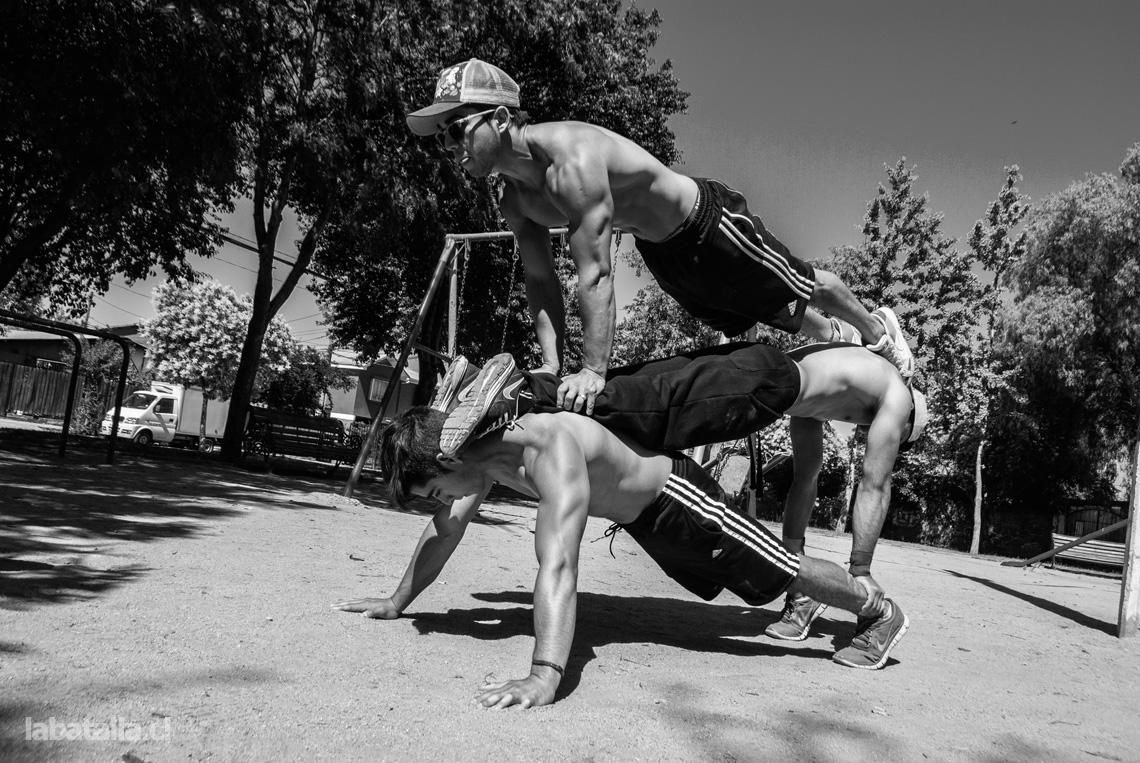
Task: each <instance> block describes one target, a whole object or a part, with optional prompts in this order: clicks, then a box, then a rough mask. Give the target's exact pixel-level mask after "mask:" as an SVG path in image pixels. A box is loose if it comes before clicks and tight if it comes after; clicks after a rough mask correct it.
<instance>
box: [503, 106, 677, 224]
mask: <svg viewBox="0 0 1140 763" xmlns="http://www.w3.org/2000/svg"><path fill="white" fill-rule="evenodd" d="M522 137H523V143H524V144H525V147H526V149H528V150H529V152H530V155H531V157H532V161H533V166H532V168H531V169H532V170H533V171H532V172H529V173H527V176H526V177H523V178H520V177H514V176H509V177H507V186H506V189H505V191H504V194H503V204H504V205H505V206H509V207H512V208H513V209H514V210H517V212H518V213H520V214H521V215H522V216H523V217H526V218H527V219H529V220H532V221H534V222H536V223H538V224H539V225H542V226H544V227H548V228H553V227H559V226H564V225H567V224H569V223H571V219H570V217H571V215H572V214H573V213H574V210H572V209H569V208H568V207H567V201H566V200H567V198H568V197H570V196H572V195H573V193H574V191H575V189H574V188H566V187H563V186H564V185H565V184H567V181H568V177H567V174H566V173H564V172H562V170H564V169H566V168H567V167H569V166H571V165H574V166H576V167H577V168H579V169H580V171H581V172H583V173H587V174H589V175H590V176H592V177H600V176H604V178H605V180H606V181H607V183H608V189H609V194H610V197H611V199H612V204H613V219H612V225H613V226H614V227H615V228H620V229H621V230H623V231H624V232H626V233H631V234H633V235H635V236H639V237H641V238H645V239H649V240H651V241H661V240H664V239H665V238H668V237H669V235H670V234H672V233H673V232H674V231H676V230H677V229H678V228H679V227H680V226H681V224H682V223H684V221H685V219H686V218H687V217H688V215H689V212H690V211H691V210H692V208H693V205H694V204H695V203H696V199H697V185H696V183H695V182H694V181H693V179H692V178H689V177H686V176H685V175H681V174H679V173H677V172H673V171H672V170H670V169H669V168H668V167H666V166H665V165H664V164H662V163H661V162H659V161H658V160H657V159H656V158H654V157H653V155H652V154H650V153H649V152H648V151H646V150H645V149H643V148H641V147H640V146H638V145H637V144H636V143H634V142H633V141H631V140H629V139H628V138H624V137H622V136H620V135H618V134H617V133H614V132H611V131H610V130H606V129H605V128H602V127H598V126H596V125H591V124H586V123H585V122H548V123H542V124H534V125H527V126H526V127H525V128H524V130H523V133H522ZM571 177H572V178H576V177H577V176H574V175H573V173H571ZM571 182H575V183H576V182H577V180H576V179H575V180H572V181H571ZM508 217H509V216H508Z"/></svg>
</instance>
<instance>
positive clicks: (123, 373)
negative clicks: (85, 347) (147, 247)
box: [0, 310, 131, 464]
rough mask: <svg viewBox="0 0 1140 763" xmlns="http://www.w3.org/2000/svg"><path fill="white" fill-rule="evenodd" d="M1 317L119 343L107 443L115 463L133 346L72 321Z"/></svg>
mask: <svg viewBox="0 0 1140 763" xmlns="http://www.w3.org/2000/svg"><path fill="white" fill-rule="evenodd" d="M0 318H5V319H9V320H16V321H24V322H27V323H31V324H33V325H35V326H36V327H37V328H40V329H43V328H44V327H50V328H54V329H58V330H62V331H74V332H75V333H77V334H87V335H90V336H97V337H101V338H103V339H110V340H111V341H112V342H115V343H116V344H118V345H119V348H120V349H122V351H123V364H122V368H121V370H120V371H119V386H118V393H117V394H116V395H115V414H114V418H113V419H112V420H111V438H110V441H109V442H108V443H107V463H108V464H113V463H115V440H116V439H117V438H118V434H119V415H120V413H121V411H122V407H123V390H124V388H125V387H126V386H127V367H128V366H129V365H130V359H131V348H130V346H129V345H128V344H127V340H126V339H124V338H123V337H121V336H119V335H118V334H112V333H110V332H109V331H100V330H99V329H93V328H90V327H87V326H76V325H73V324H71V323H61V322H60V321H52V320H48V319H47V318H36V317H33V316H25V315H20V314H19V313H14V312H12V311H11V310H0ZM53 333H54V332H53Z"/></svg>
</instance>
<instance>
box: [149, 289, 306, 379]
mask: <svg viewBox="0 0 1140 763" xmlns="http://www.w3.org/2000/svg"><path fill="white" fill-rule="evenodd" d="M251 310H252V306H251V304H250V298H249V297H248V296H245V295H243V296H241V297H239V296H238V295H237V294H236V293H235V292H234V290H233V289H232V288H230V287H229V286H226V285H224V284H220V283H218V282H217V281H214V280H203V281H200V282H197V283H188V282H182V281H173V280H171V281H165V282H163V283H161V284H159V285H158V286H157V287H155V290H154V317H153V318H152V319H151V320H149V321H146V322H145V323H144V324H143V327H142V331H143V336H145V337H146V339H147V341H148V343H149V345H150V353H151V363H152V368H153V369H154V376H155V379H157V380H160V381H164V382H170V383H173V384H184V385H186V386H193V387H201V388H202V389H203V391H205V393H206V394H207V395H208V396H210V397H212V398H215V399H219V400H227V399H229V398H230V396H231V390H232V389H233V385H234V378H235V377H236V376H237V371H238V360H239V358H240V354H241V346H242V337H243V336H244V335H245V330H246V327H247V326H248V325H249V315H250V312H251ZM293 345H294V342H293V339H292V337H291V336H290V333H289V327H288V325H287V324H286V323H285V322H284V321H282V320H280V319H276V320H274V321H272V322H271V324H270V330H269V331H268V333H267V334H266V341H265V345H264V355H263V358H262V363H261V372H262V378H261V379H260V380H259V381H261V382H262V383H264V382H266V381H268V376H269V375H270V374H272V373H274V372H280V371H284V370H285V369H287V368H288V367H289V357H290V354H291V352H292V350H293Z"/></svg>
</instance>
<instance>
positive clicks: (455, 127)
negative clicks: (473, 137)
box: [435, 106, 499, 148]
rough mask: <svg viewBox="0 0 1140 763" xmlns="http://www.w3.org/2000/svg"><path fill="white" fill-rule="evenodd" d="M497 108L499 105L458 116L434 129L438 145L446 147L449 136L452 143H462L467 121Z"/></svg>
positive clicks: (493, 111)
mask: <svg viewBox="0 0 1140 763" xmlns="http://www.w3.org/2000/svg"><path fill="white" fill-rule="evenodd" d="M498 108H499V107H498V106H496V107H495V108H493V109H487V110H486V111H477V112H475V113H474V114H468V115H467V116H465V117H460V118H459V119H455V120H452V121H450V122H448V123H447V124H445V125H444V126H443V127H441V128H440V129H438V130H436V133H435V139H436V140H437V141H438V142H439V145H440V146H442V147H444V148H446V147H447V139H448V138H451V142H452V143H462V142H463V136H464V135H466V134H467V123H468V122H470V121H471V120H472V119H476V118H478V117H485V116H487V115H488V114H493V113H495V112H496V111H497V110H498Z"/></svg>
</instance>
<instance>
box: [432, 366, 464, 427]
mask: <svg viewBox="0 0 1140 763" xmlns="http://www.w3.org/2000/svg"><path fill="white" fill-rule="evenodd" d="M468 366H470V363H468V362H467V358H465V357H463V356H462V355H456V356H455V358H454V359H452V361H451V363H450V364H449V365H448V366H447V371H446V372H445V373H444V375H443V379H442V380H441V381H440V383H439V386H438V387H436V388H435V396H434V397H432V400H431V407H432V408H435V409H436V410H437V411H443V412H444V413H447V412H448V411H450V410H451V409H452V408H454V407H455V403H456V397H457V396H458V395H459V390H460V389H461V388H462V387H463V380H464V379H465V378H467V368H468Z"/></svg>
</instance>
